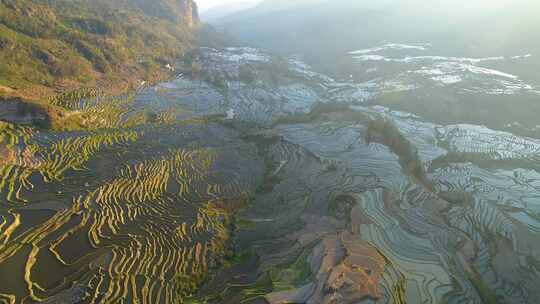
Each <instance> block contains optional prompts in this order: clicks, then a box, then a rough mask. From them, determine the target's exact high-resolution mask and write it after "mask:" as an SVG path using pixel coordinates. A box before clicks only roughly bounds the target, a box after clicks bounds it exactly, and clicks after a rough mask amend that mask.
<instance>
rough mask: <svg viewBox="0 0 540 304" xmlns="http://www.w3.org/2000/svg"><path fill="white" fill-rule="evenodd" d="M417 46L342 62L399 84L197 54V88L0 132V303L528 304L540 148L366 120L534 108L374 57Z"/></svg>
mask: <svg viewBox="0 0 540 304" xmlns="http://www.w3.org/2000/svg"><path fill="white" fill-rule="evenodd" d="M427 47H428V46H426V45H415V46H405V47H404V46H403V45H387V46H383V47H380V48H376V49H369V50H361V51H357V52H354V53H351V56H356V57H358V58H357V60H360V61H361V62H364V63H365V62H367V61H370V62H371V64H373V62H384V63H388V62H393V61H405V63H407V64H409V63H411V62H414V64H417V63H416V62H417V61H422V63H421V64H420V65H421V67H420V69H419V70H415V71H411V72H410V73H407V75H408V76H411V75H413V76H414V77H416V76H422V77H424V78H423V80H422V81H423V82H422V81H418V82H414V83H411V81H412V80H414V79H416V78H411V77H405V75H404V74H403V72H398V73H397V74H393V75H397V76H388V75H386V76H378V77H376V78H373V79H370V80H367V81H365V82H358V81H356V82H355V81H352V80H350V81H349V80H347V81H340V80H335V79H332V78H330V77H328V76H325V75H322V74H319V73H317V72H314V71H312V70H311V69H310V68H309V66H307V65H306V64H304V63H302V62H300V61H298V60H284V59H280V58H276V57H273V56H271V55H269V54H266V53H264V52H262V51H260V50H257V49H252V48H234V49H233V48H229V49H222V50H215V49H209V48H202V49H201V50H200V51H199V52H198V53H197V54H196V55H195V56H194V60H196V61H197V62H199V63H200V65H201V71H199V73H198V74H199V75H188V74H185V73H181V74H179V75H178V77H176V79H174V80H171V81H169V82H166V83H162V84H158V85H156V86H154V87H146V88H141V89H140V90H139V91H138V92H137V93H136V94H133V95H130V96H125V97H122V98H99V99H97V100H92V101H81V102H75V103H71V104H64V106H65V107H66V108H68V109H69V110H71V111H78V112H81V113H86V114H88V115H87V116H86V117H88V119H90V120H91V121H89V122H87V123H88V124H87V125H89V126H92V127H91V128H86V129H84V130H82V131H71V132H52V131H46V130H38V129H33V128H30V127H24V126H15V125H12V124H9V123H1V124H0V132H1V133H0V135H1V136H0V153H1V154H2V158H1V159H0V178H1V180H0V194H1V198H0V202H1V208H0V303H5V304H8V303H9V304H12V303H231V304H233V303H272V304H273V303H539V302H540V291H539V290H538V286H539V285H540V276H539V275H540V242H539V240H540V173H539V170H540V166H539V165H540V139H537V138H534V136H532V137H527V136H525V134H521V135H516V134H517V133H516V132H511V130H510V129H505V128H503V127H501V128H490V127H486V126H482V125H483V124H484V123H479V124H482V125H473V124H470V123H464V122H461V123H459V122H454V123H446V122H444V121H436V120H435V119H431V118H423V117H422V116H421V115H420V114H418V113H416V114H411V113H408V112H404V111H396V110H395V109H393V108H392V107H389V106H388V104H386V103H380V104H376V103H377V100H379V101H380V100H383V101H384V100H386V99H384V98H383V97H385V96H386V97H387V96H395V94H397V93H399V92H404V91H406V92H407V94H408V95H406V96H412V95H414V94H416V93H418V96H424V97H425V95H422V91H421V90H422V89H421V88H426V87H429V86H433V85H436V86H439V85H440V86H443V89H441V90H445V88H444V86H445V85H453V86H455V85H457V84H459V86H460V89H459V90H458V89H456V91H458V92H459V91H460V90H475V94H482V96H484V97H485V98H488V97H489V96H491V95H493V94H506V95H512V94H514V95H513V96H514V97H516V96H520V95H519V94H533V95H534V94H538V92H537V91H536V89H535V87H534V86H533V85H531V84H527V83H525V82H524V81H522V80H520V79H519V77H517V76H515V77H511V76H513V75H510V74H506V73H504V72H500V71H499V72H497V71H495V70H490V69H488V68H486V67H482V66H481V65H480V63H479V62H478V61H473V60H472V59H471V60H469V59H459V58H432V57H408V58H404V59H392V58H387V57H384V56H383V55H374V54H375V53H377V52H381V51H384V50H388V49H390V50H392V49H394V50H395V49H399V50H403V49H405V50H413V51H423V49H424V48H427ZM493 60H495V59H493ZM501 60H502V59H501ZM510 60H521V58H514V59H510ZM425 61H429V62H430V65H429V66H428V65H427V64H426V63H425ZM423 65H425V66H424V67H422V66H423ZM363 68H364V67H363ZM369 69H370V72H372V73H377V70H378V69H382V67H380V66H379V67H377V66H375V67H369ZM404 77H405V78H404ZM427 78H429V79H431V80H430V81H433V82H434V83H429V85H427V84H426V82H425V81H427V80H426V79H427ZM467 81H469V83H473V84H474V85H473V84H471V85H469V84H468V83H467ZM480 84H481V85H482V86H481V85H480ZM430 88H432V87H430ZM445 92H446V93H445V94H447V93H448V91H445ZM430 96H432V97H433V98H434V99H436V96H433V95H430ZM456 96H457V97H455V99H456V100H460V96H459V94H458V93H456ZM463 96H465V95H463ZM535 96H537V95H535ZM537 97H538V96H537ZM463 98H465V97H463ZM516 98H517V97H516ZM404 102H406V101H404ZM536 113H537V112H536ZM419 115H420V116H419ZM485 124H486V125H489V121H487V122H485ZM527 131H528V133H527V134H534V130H533V129H528V130H527ZM529 136H530V135H529Z"/></svg>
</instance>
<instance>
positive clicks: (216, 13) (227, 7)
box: [201, 2, 254, 23]
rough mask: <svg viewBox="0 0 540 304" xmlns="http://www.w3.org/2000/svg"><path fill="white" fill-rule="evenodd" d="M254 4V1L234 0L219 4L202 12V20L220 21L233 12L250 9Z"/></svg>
mask: <svg viewBox="0 0 540 304" xmlns="http://www.w3.org/2000/svg"><path fill="white" fill-rule="evenodd" d="M253 6H254V4H253V2H234V3H229V4H223V5H218V6H215V7H212V8H210V9H208V10H206V11H204V12H201V20H202V21H203V22H210V23H213V22H219V20H220V19H222V18H225V17H227V16H229V15H231V14H234V13H237V12H240V11H243V10H247V9H250V8H252V7H253Z"/></svg>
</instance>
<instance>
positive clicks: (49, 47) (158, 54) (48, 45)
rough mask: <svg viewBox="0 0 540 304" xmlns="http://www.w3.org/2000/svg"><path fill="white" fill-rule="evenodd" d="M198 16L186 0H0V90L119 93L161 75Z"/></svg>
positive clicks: (36, 95) (32, 95)
mask: <svg viewBox="0 0 540 304" xmlns="http://www.w3.org/2000/svg"><path fill="white" fill-rule="evenodd" d="M198 23H199V18H198V13H197V6H196V4H195V3H194V2H193V1H192V0H157V1H149V0H116V1H107V0H47V1H38V0H0V96H1V95H8V96H20V97H24V98H28V99H33V100H41V101H43V100H46V99H48V98H51V97H54V96H55V95H58V94H60V93H66V92H72V91H73V90H81V89H84V88H95V87H99V88H100V90H102V91H106V92H110V93H120V92H123V91H125V90H126V89H128V88H129V87H131V86H133V85H134V84H140V83H141V82H142V81H148V80H152V79H158V78H161V77H163V76H165V75H167V73H170V71H169V69H168V68H167V65H168V64H172V63H173V61H174V60H176V59H178V58H179V57H181V56H182V55H183V54H184V53H185V52H186V51H187V50H188V49H189V48H190V47H191V46H192V41H193V30H194V28H196V27H197V26H198Z"/></svg>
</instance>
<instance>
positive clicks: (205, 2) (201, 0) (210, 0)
mask: <svg viewBox="0 0 540 304" xmlns="http://www.w3.org/2000/svg"><path fill="white" fill-rule="evenodd" d="M195 2H197V4H198V5H199V10H200V11H201V12H202V11H205V10H207V9H209V8H211V7H212V6H216V5H223V4H230V3H238V2H251V3H257V2H261V0H196V1H195Z"/></svg>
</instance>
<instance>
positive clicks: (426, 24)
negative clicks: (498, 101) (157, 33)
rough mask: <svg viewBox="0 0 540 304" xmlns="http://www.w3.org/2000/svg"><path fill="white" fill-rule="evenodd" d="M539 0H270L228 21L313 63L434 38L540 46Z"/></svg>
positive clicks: (462, 49) (519, 48) (448, 43)
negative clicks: (348, 53) (391, 43)
mask: <svg viewBox="0 0 540 304" xmlns="http://www.w3.org/2000/svg"><path fill="white" fill-rule="evenodd" d="M539 11H540V3H538V1H529V0H517V1H486V0H471V1H464V0H463V1H455V0H452V1H450V0H443V1H437V2H436V3H435V2H433V1H427V0H409V1H399V0H382V1H364V0H332V1H330V0H311V1H310V0H304V1H301V2H296V1H275V0H266V1H264V2H262V3H261V4H260V5H258V6H257V7H254V8H252V9H249V10H245V11H242V12H239V13H237V14H233V15H231V16H229V17H227V18H226V19H225V20H223V21H222V22H221V24H220V25H221V26H222V27H223V28H225V29H226V30H228V31H229V32H231V33H233V34H235V35H237V36H238V37H240V39H243V40H244V41H246V42H248V43H250V44H253V45H256V46H259V47H263V48H268V49H272V50H275V51H280V52H282V53H286V54H298V55H302V56H303V57H304V58H305V59H307V60H308V61H310V62H311V63H328V64H330V63H332V64H335V61H336V60H335V58H336V56H340V55H343V54H344V53H347V52H349V51H352V50H356V49H361V48H367V47H374V46H377V45H381V44H384V43H389V42H401V43H418V42H430V43H432V44H433V47H434V49H436V50H437V51H440V52H447V53H452V54H456V53H459V54H461V55H468V56H491V55H500V54H509V55H510V54H514V55H515V53H516V52H519V53H527V52H534V51H536V50H540V39H538V38H540V37H539V35H540V34H539V33H540V23H538V22H537V19H538V12H539Z"/></svg>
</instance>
